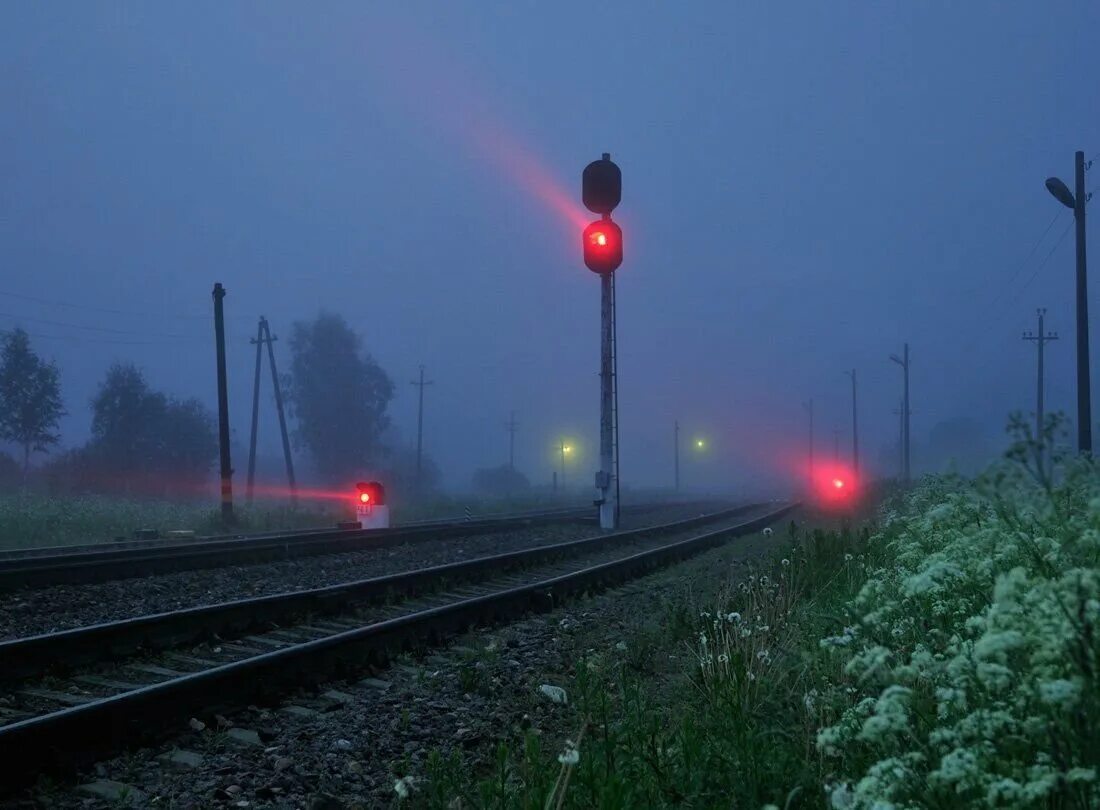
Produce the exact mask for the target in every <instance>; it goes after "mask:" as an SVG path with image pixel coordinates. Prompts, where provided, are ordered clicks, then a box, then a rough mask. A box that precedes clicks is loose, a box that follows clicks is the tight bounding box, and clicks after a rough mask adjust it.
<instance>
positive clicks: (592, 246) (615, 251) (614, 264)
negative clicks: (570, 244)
mask: <svg viewBox="0 0 1100 810" xmlns="http://www.w3.org/2000/svg"><path fill="white" fill-rule="evenodd" d="M582 240H583V242H584V264H585V267H587V268H588V269H589V270H591V271H592V272H593V273H599V274H601V275H603V274H605V273H614V272H615V271H616V270H617V269H618V268H619V265H620V264H622V263H623V230H622V228H620V227H619V226H618V225H616V224H615V223H614V222H612V221H611V220H610V219H598V220H596V221H595V222H592V223H590V224H589V225H588V227H587V228H585V229H584V235H583V236H582Z"/></svg>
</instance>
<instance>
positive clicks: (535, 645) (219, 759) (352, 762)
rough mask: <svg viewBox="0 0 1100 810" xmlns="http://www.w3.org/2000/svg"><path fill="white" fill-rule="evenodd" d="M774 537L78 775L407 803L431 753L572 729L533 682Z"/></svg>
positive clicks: (270, 798) (738, 567) (214, 803)
mask: <svg viewBox="0 0 1100 810" xmlns="http://www.w3.org/2000/svg"><path fill="white" fill-rule="evenodd" d="M779 534H780V533H779V532H777V533H776V536H775V537H764V536H763V535H760V534H756V535H748V536H745V537H740V538H735V539H733V540H731V541H729V542H728V543H726V544H724V545H722V546H720V547H718V548H716V549H712V550H710V551H707V552H704V553H702V554H700V555H699V556H698V557H694V558H692V559H690V560H688V561H686V562H683V563H680V564H678V565H675V566H673V567H671V568H669V569H666V570H663V571H660V572H656V573H654V574H651V575H648V576H646V577H643V578H641V579H639V580H636V581H634V582H631V583H628V584H627V585H625V586H622V587H620V588H617V589H614V590H612V591H608V592H606V593H603V594H598V595H596V596H593V597H589V598H584V599H578V600H574V601H572V602H570V603H569V604H567V605H566V606H564V607H562V608H559V609H558V610H555V611H553V612H551V613H546V614H541V615H537V616H532V617H527V618H523V619H521V620H519V621H517V622H514V623H512V624H509V625H507V626H504V627H500V628H495V629H490V630H482V631H475V632H473V633H470V634H468V635H466V636H464V637H462V638H460V639H458V640H457V641H456V642H455V643H454V644H453V645H451V646H450V647H448V648H444V649H441V650H437V651H432V652H429V653H426V654H425V655H423V656H420V657H417V658H415V659H414V658H408V657H406V658H403V659H400V660H399V661H398V662H397V663H395V664H394V665H392V666H389V667H387V668H385V669H382V670H379V671H376V672H373V673H369V674H367V675H365V676H364V677H362V678H360V679H359V680H357V681H354V682H351V683H348V682H340V683H334V684H331V685H328V686H324V687H320V688H317V689H315V690H308V691H303V692H301V693H299V694H297V695H295V696H291V697H288V698H287V699H286V701H285V702H284V703H282V704H280V705H279V706H276V707H270V708H267V707H265V708H260V707H251V708H249V709H247V710H243V711H240V712H235V713H233V714H232V715H231V716H230V717H228V718H223V717H213V718H203V719H199V718H195V720H197V721H198V722H196V723H194V724H187V725H185V726H184V727H182V728H181V729H180V733H179V736H178V737H177V738H176V739H174V740H173V741H172V743H171V744H169V745H165V746H162V747H157V748H152V749H142V750H139V751H137V752H134V753H131V754H128V755H124V756H119V757H116V758H114V759H112V760H109V761H107V762H104V763H101V764H99V765H98V766H96V768H94V769H93V770H91V771H89V772H87V773H85V774H84V775H83V776H82V777H81V779H80V781H81V782H84V783H87V782H93V781H96V780H104V779H106V780H110V781H113V782H116V783H120V784H124V785H131V786H133V787H134V788H136V789H139V790H141V791H142V792H144V793H145V794H146V796H147V801H152V799H154V798H155V800H156V804H155V805H149V806H161V807H171V808H179V809H180V810H183V809H184V808H187V809H188V810H191V809H193V810H198V808H207V807H234V806H236V807H254V808H322V807H331V808H347V809H348V810H351V809H352V808H374V807H388V806H391V805H392V804H393V802H394V800H395V799H396V794H395V783H396V782H397V780H398V779H401V778H404V777H410V778H409V780H408V781H407V782H406V783H405V784H406V786H407V789H409V790H411V794H410V803H411V805H412V806H415V805H416V803H417V795H418V788H417V780H419V779H423V775H424V773H425V771H426V761H427V757H428V756H429V755H430V753H431V752H432V751H433V750H439V751H441V752H442V753H444V754H445V755H447V754H450V753H451V752H457V753H458V755H459V756H460V757H462V759H463V760H464V762H466V763H467V764H468V767H469V769H470V771H471V773H476V772H485V771H486V770H487V769H488V768H489V767H490V766H491V763H492V761H493V755H494V751H495V748H496V746H497V744H498V743H499V742H500V741H502V740H503V741H509V742H513V743H515V742H518V741H520V740H522V737H523V734H524V733H525V731H526V730H527V729H533V730H535V732H536V733H539V734H540V736H541V737H542V739H543V741H544V748H546V749H548V750H552V749H556V748H557V747H559V746H560V745H561V744H562V743H563V741H564V740H565V739H566V738H568V737H570V736H571V735H572V734H573V733H575V731H576V729H572V728H570V722H571V719H570V718H571V715H570V714H569V711H568V707H567V706H563V705H558V704H555V703H553V702H552V701H550V700H548V699H547V698H546V697H545V696H543V695H542V694H541V693H540V691H539V687H540V686H541V685H543V684H559V683H566V682H568V680H569V679H570V677H571V676H572V672H573V669H572V668H573V666H574V665H575V664H576V663H577V662H578V661H580V660H582V659H583V658H585V657H587V656H589V655H591V654H592V653H594V652H600V653H603V654H608V655H613V654H621V653H620V652H619V650H620V649H621V648H622V647H624V646H625V647H626V649H630V647H631V645H632V643H633V642H634V639H635V638H636V637H638V636H639V635H640V634H644V633H645V632H647V628H648V627H650V626H651V623H652V622H653V621H654V619H655V618H659V617H660V616H662V615H663V610H664V605H665V604H667V603H668V602H669V601H670V600H688V601H690V602H691V603H692V604H694V605H697V606H705V607H710V606H711V604H712V602H713V598H714V595H715V594H717V593H718V591H719V590H720V589H721V588H722V586H724V585H726V584H728V583H730V582H736V581H737V580H738V579H739V577H740V576H742V572H743V571H744V570H745V566H746V564H748V563H752V562H754V561H756V560H759V559H761V558H762V557H764V556H766V555H767V554H768V553H769V552H770V551H771V550H772V549H774V548H776V546H777V544H778V542H779V540H778V537H779ZM662 663H663V666H664V667H666V668H675V667H678V666H679V664H678V663H677V662H676V661H666V662H662ZM197 728H201V730H196V729H197ZM237 728H240V729H245V730H247V731H250V732H254V733H255V735H256V737H258V738H259V740H260V742H261V743H262V745H244V746H242V745H239V744H235V743H234V742H233V740H232V737H231V735H230V733H229V732H230V730H231V729H237ZM180 751H182V752H187V754H188V756H186V757H184V759H186V761H187V764H186V765H177V764H174V763H173V762H172V761H171V756H170V755H171V754H172V753H173V752H180ZM195 757H198V758H200V760H201V761H200V763H199V764H194V762H195ZM74 784H75V783H74ZM37 799H38V800H39V801H40V802H42V803H43V804H41V805H38V806H50V807H58V808H81V807H93V808H101V807H102V808H108V807H118V806H120V804H119V803H118V802H116V803H115V804H110V803H108V802H107V801H102V802H100V801H99V800H93V801H90V800H89V798H88V797H87V796H86V795H81V794H79V793H76V792H74V791H73V788H72V787H71V786H70V787H67V788H61V789H55V790H51V791H48V792H45V793H43V792H39V793H38V795H37ZM123 806H124V805H123ZM133 806H143V805H136V804H135V805H133Z"/></svg>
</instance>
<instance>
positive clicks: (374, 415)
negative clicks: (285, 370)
mask: <svg viewBox="0 0 1100 810" xmlns="http://www.w3.org/2000/svg"><path fill="white" fill-rule="evenodd" d="M290 351H291V366H290V374H289V375H288V379H287V399H288V402H289V406H290V410H291V413H292V415H293V416H294V418H295V420H296V422H297V428H296V430H295V439H296V441H297V443H298V444H299V446H301V447H304V448H306V449H307V450H308V451H309V453H310V455H311V456H312V458H313V463H314V466H315V467H316V469H317V472H318V473H319V474H320V475H322V476H324V477H325V478H326V479H327V480H329V481H330V482H333V483H336V482H344V481H347V480H349V479H351V478H354V477H356V476H359V475H363V474H366V473H368V472H372V471H373V470H376V469H377V468H378V466H379V465H380V464H381V462H382V460H383V445H382V435H383V432H384V431H385V430H386V428H387V426H388V425H389V417H388V416H387V415H386V408H387V406H388V405H389V402H390V400H391V399H392V398H393V382H392V381H391V380H390V378H389V376H388V375H387V374H386V372H385V371H383V370H382V368H381V367H380V366H379V365H378V363H377V362H375V360H374V358H373V357H371V355H370V354H369V353H367V352H365V351H364V350H363V347H362V339H361V338H360V337H359V335H357V334H356V333H355V332H354V331H353V330H352V329H351V327H350V326H348V324H347V322H346V321H345V320H344V319H343V318H342V317H340V316H339V315H334V314H331V313H325V312H322V313H321V314H320V315H318V316H317V317H316V318H315V319H314V320H313V321H311V322H308V323H303V322H297V323H295V324H294V327H293V330H292V332H291V337H290ZM372 468H373V469H372Z"/></svg>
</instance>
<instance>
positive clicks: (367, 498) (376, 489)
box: [355, 481, 390, 529]
mask: <svg viewBox="0 0 1100 810" xmlns="http://www.w3.org/2000/svg"><path fill="white" fill-rule="evenodd" d="M355 518H356V520H358V521H359V523H360V525H361V526H362V528H364V529H388V528H389V527H390V507H389V506H388V505H387V504H386V488H385V487H384V486H382V484H380V483H379V482H378V481H360V482H359V483H358V484H356V485H355Z"/></svg>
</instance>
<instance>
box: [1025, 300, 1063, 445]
mask: <svg viewBox="0 0 1100 810" xmlns="http://www.w3.org/2000/svg"><path fill="white" fill-rule="evenodd" d="M1035 311H1036V312H1037V313H1038V315H1039V331H1038V333H1032V332H1024V340H1031V341H1034V342H1035V345H1036V346H1037V347H1038V349H1039V379H1038V383H1037V391H1036V407H1035V441H1037V442H1038V443H1039V444H1040V446H1041V445H1042V443H1043V389H1044V388H1045V387H1046V386H1045V378H1044V376H1043V347H1044V345H1045V344H1047V343H1049V342H1050V341H1052V340H1057V339H1058V334H1057V333H1056V332H1044V331H1043V316H1044V315H1046V314H1047V311H1046V309H1037V310H1035Z"/></svg>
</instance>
